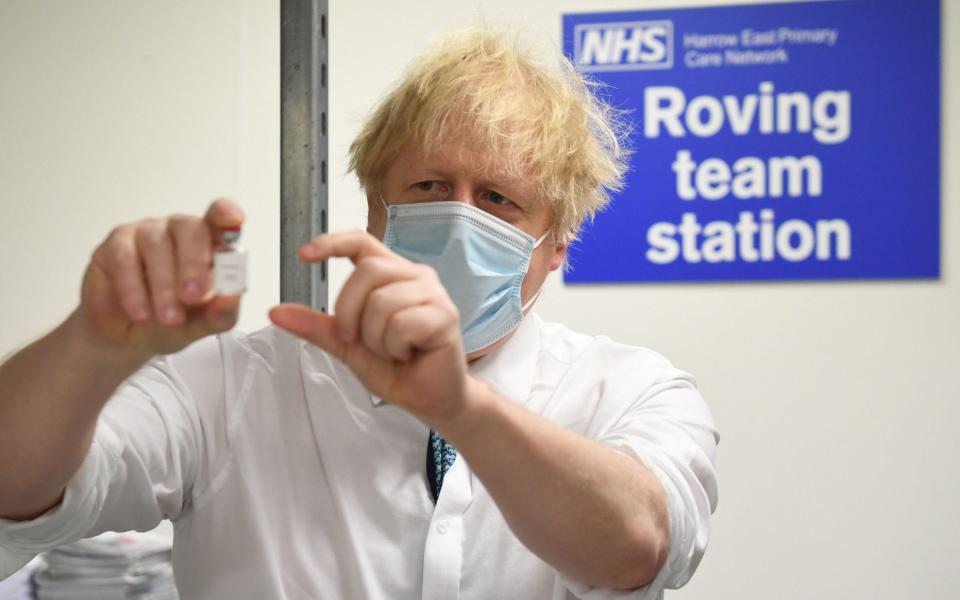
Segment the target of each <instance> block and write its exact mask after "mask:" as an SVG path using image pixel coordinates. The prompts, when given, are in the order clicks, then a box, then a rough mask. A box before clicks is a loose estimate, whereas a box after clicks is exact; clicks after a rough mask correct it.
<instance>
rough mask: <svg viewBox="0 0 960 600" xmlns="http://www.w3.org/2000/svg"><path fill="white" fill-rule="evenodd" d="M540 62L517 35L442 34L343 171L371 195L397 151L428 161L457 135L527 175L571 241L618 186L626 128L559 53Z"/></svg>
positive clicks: (561, 237) (353, 148)
mask: <svg viewBox="0 0 960 600" xmlns="http://www.w3.org/2000/svg"><path fill="white" fill-rule="evenodd" d="M552 54H553V55H554V56H555V57H556V59H557V60H556V64H554V65H550V64H548V63H546V62H544V61H542V60H540V59H539V58H538V57H537V56H536V55H535V54H534V51H533V50H532V49H531V48H529V47H524V46H523V45H522V44H521V43H520V39H519V36H517V35H510V34H507V33H505V32H502V31H499V32H498V31H492V30H491V29H489V28H487V27H474V28H470V29H465V30H461V31H456V32H452V33H449V34H447V35H445V36H443V37H442V38H440V39H439V40H438V42H437V43H436V44H435V45H434V46H433V47H432V48H431V49H430V50H428V51H427V52H425V53H424V54H423V55H421V56H420V57H419V58H418V59H417V60H415V61H414V63H413V64H412V65H411V66H410V67H409V68H408V70H407V72H406V73H405V75H404V76H403V78H402V79H401V80H400V81H399V82H398V83H397V84H396V85H395V87H394V88H393V90H392V91H391V92H390V93H389V94H388V95H387V96H386V97H385V98H384V99H383V100H381V101H380V103H379V105H378V106H377V107H376V109H375V110H374V111H373V113H372V114H371V115H370V117H368V119H367V120H366V122H365V123H364V126H363V128H362V130H361V131H360V134H359V135H358V136H357V138H356V139H355V140H354V142H353V143H352V144H351V145H350V166H349V170H351V171H354V172H356V174H357V177H358V179H359V180H360V184H361V185H362V186H363V187H364V189H366V190H368V191H369V190H370V189H371V188H373V189H376V188H377V187H378V186H379V183H380V181H379V180H380V177H381V176H382V175H383V172H384V171H385V169H386V167H387V165H388V164H389V163H390V161H392V160H393V159H394V158H396V156H397V154H398V152H399V150H400V148H401V147H402V146H403V145H404V144H406V143H408V142H414V143H416V144H418V145H419V146H420V147H421V148H422V149H423V150H424V152H425V153H426V154H428V155H429V154H430V153H431V152H434V151H436V150H437V149H438V148H439V146H441V145H442V144H443V143H444V141H448V140H449V139H450V137H451V136H453V135H458V139H460V140H463V139H464V135H465V136H466V141H467V142H468V143H469V144H470V145H471V146H473V147H475V148H483V149H484V152H485V153H486V154H487V155H488V156H489V157H490V158H491V160H490V164H489V165H487V166H486V167H487V168H489V169H490V170H495V171H496V172H497V173H498V174H502V175H508V176H514V177H516V176H519V175H523V174H532V176H533V177H534V178H535V179H536V182H535V183H536V189H537V193H538V194H539V195H540V198H539V200H540V201H542V202H546V203H547V204H548V205H549V206H550V208H551V210H552V213H553V223H552V226H551V233H552V234H553V237H554V239H555V240H556V241H557V242H558V243H569V242H571V241H573V240H574V239H576V237H577V232H578V231H579V229H580V227H581V225H582V224H583V222H584V221H585V220H586V219H590V218H593V216H594V215H595V213H596V212H597V211H598V210H601V209H602V208H603V207H604V206H605V205H606V204H607V203H608V202H609V200H610V195H609V194H610V192H611V191H619V190H620V189H622V186H623V174H624V172H625V171H626V160H627V156H628V150H627V149H626V146H625V143H624V142H625V139H626V136H627V134H628V132H629V131H628V130H629V127H628V125H627V123H626V121H625V120H624V119H623V118H622V113H621V112H619V111H617V110H615V109H613V108H612V107H611V106H610V105H608V104H607V103H605V102H603V101H601V100H599V99H598V98H597V97H596V96H595V94H594V89H595V88H596V86H597V84H596V83H593V82H591V81H589V80H587V79H585V78H584V77H583V76H581V75H580V74H579V73H577V71H576V70H575V69H574V67H573V65H572V64H570V62H569V61H568V60H567V59H566V58H565V57H563V56H562V55H560V54H559V53H558V52H553V53H552Z"/></svg>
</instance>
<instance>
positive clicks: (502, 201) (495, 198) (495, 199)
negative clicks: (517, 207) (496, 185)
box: [489, 192, 512, 206]
mask: <svg viewBox="0 0 960 600" xmlns="http://www.w3.org/2000/svg"><path fill="white" fill-rule="evenodd" d="M489 198H490V203H491V204H496V205H497V206H507V205H508V204H512V202H510V199H509V198H507V197H506V196H504V195H503V194H498V193H497V192H490V195H489Z"/></svg>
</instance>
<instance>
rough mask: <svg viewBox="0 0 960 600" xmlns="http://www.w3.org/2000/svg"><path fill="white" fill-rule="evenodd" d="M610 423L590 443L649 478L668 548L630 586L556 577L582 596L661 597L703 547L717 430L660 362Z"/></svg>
mask: <svg viewBox="0 0 960 600" xmlns="http://www.w3.org/2000/svg"><path fill="white" fill-rule="evenodd" d="M661 360H662V359H661ZM663 362H664V363H666V361H665V360H664V361H663ZM611 421H612V425H610V426H607V427H604V432H603V433H602V434H600V435H599V436H598V441H599V442H600V443H601V444H603V445H605V446H607V447H609V448H612V449H613V450H616V451H618V452H620V453H623V454H625V455H627V456H629V457H631V458H633V459H634V460H636V461H638V462H639V463H641V464H642V465H643V466H645V467H646V468H647V469H649V470H650V471H651V472H652V473H653V474H654V475H655V476H656V478H657V480H658V481H659V483H660V485H661V486H662V488H663V491H664V494H665V496H666V500H667V510H668V515H669V519H670V551H669V554H668V556H667V560H666V563H665V564H664V566H663V567H662V568H661V570H660V572H659V573H658V574H657V575H656V577H655V578H654V579H653V580H652V581H651V582H650V583H648V584H647V585H645V586H643V587H642V588H638V589H636V590H629V591H616V590H609V589H601V588H593V587H590V586H588V585H585V584H582V583H578V582H576V581H572V580H570V579H568V578H566V577H564V576H562V575H561V580H562V582H563V584H564V586H565V587H566V588H567V589H568V590H569V591H570V592H571V593H573V594H574V595H575V596H576V597H577V598H581V599H583V600H613V599H620V598H630V599H635V600H648V599H654V598H661V597H662V593H663V590H664V589H677V588H680V587H681V586H683V585H684V584H686V583H687V581H689V579H690V577H691V576H693V573H694V571H696V569H697V566H698V565H699V564H700V559H701V558H702V557H703V554H704V552H705V550H706V547H707V541H708V538H709V534H710V515H711V514H712V513H713V511H714V510H715V509H716V505H717V479H716V467H715V464H716V448H717V443H718V441H719V434H718V432H717V430H716V428H715V426H714V423H713V419H712V417H711V415H710V411H709V409H708V408H707V405H706V403H705V402H704V400H703V398H702V396H701V395H700V392H699V391H698V390H697V387H696V383H695V381H694V379H693V377H692V376H690V375H689V374H687V373H684V372H683V371H680V370H678V369H675V368H673V367H671V366H669V365H668V364H667V366H665V367H664V368H663V369H662V370H661V371H660V373H659V374H658V375H657V376H656V378H655V379H654V380H653V382H652V385H649V386H646V391H645V392H644V393H642V394H641V395H640V397H639V398H637V399H636V400H635V401H634V402H633V403H632V404H631V405H630V406H629V407H628V408H627V410H626V411H625V412H622V414H620V415H619V417H617V418H615V419H612V420H611Z"/></svg>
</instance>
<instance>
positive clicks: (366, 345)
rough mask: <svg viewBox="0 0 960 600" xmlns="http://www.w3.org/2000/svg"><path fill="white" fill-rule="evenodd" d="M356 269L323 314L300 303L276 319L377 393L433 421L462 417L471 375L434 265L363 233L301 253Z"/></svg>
mask: <svg viewBox="0 0 960 600" xmlns="http://www.w3.org/2000/svg"><path fill="white" fill-rule="evenodd" d="M332 257H344V258H349V259H350V260H351V261H352V262H353V264H354V265H355V267H356V268H355V270H354V272H353V273H352V274H351V275H350V278H349V279H348V280H347V282H346V284H345V285H344V286H343V290H341V292H340V296H339V298H337V302H336V305H335V311H334V315H333V316H330V315H326V314H323V313H321V312H318V311H314V310H311V309H310V308H307V307H306V306H302V305H298V304H283V305H280V306H276V307H274V308H273V309H272V310H271V311H270V318H271V320H272V321H273V322H274V323H275V324H276V325H278V326H279V327H282V328H284V329H286V330H288V331H290V332H291V333H293V334H295V335H298V336H300V337H302V338H304V339H306V340H307V341H310V342H312V343H314V344H316V345H317V346H320V347H321V348H323V349H324V350H326V351H327V352H329V353H330V354H332V355H333V356H335V357H336V358H338V359H340V360H341V361H343V363H344V364H346V365H347V366H348V367H349V368H350V369H351V370H352V371H353V372H354V373H355V374H356V375H357V377H358V378H359V379H360V381H361V382H363V384H364V385H365V386H366V387H367V389H369V390H370V391H371V392H373V393H374V394H376V395H378V396H380V397H382V398H383V399H385V400H387V401H388V402H391V403H393V404H396V405H397V406H400V407H402V408H405V409H407V410H409V411H410V412H412V413H413V414H414V415H416V416H417V417H419V418H421V419H423V420H424V421H426V422H427V423H428V424H429V423H431V422H436V421H441V420H446V419H449V418H452V417H455V416H456V415H457V414H459V413H461V412H462V411H463V409H464V405H465V403H466V398H467V393H466V387H467V372H466V359H465V357H464V353H463V345H462V342H461V340H460V319H459V315H458V313H457V308H456V306H455V305H454V304H453V301H451V300H450V297H449V296H448V295H447V292H446V290H445V289H444V288H443V285H442V284H441V283H440V280H439V279H438V278H437V274H436V272H435V271H434V270H433V269H431V268H430V267H427V266H424V265H420V264H416V263H413V262H410V261H409V260H407V259H405V258H403V257H401V256H399V255H397V254H395V253H393V252H391V251H390V250H388V249H387V248H386V247H385V246H384V245H383V244H382V243H380V241H379V240H377V239H376V238H375V237H373V236H371V235H370V234H368V233H366V232H363V231H354V232H347V233H336V234H330V235H321V236H318V237H316V238H314V239H313V240H312V241H311V242H310V243H309V244H306V245H305V246H303V247H302V248H301V249H300V258H301V259H302V260H303V261H305V262H309V263H314V262H320V261H323V260H326V259H328V258H332Z"/></svg>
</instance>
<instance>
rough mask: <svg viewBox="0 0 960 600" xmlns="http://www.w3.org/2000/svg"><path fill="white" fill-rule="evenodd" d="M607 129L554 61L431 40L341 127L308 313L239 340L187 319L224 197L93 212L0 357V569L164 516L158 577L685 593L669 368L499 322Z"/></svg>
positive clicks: (593, 190) (614, 149)
mask: <svg viewBox="0 0 960 600" xmlns="http://www.w3.org/2000/svg"><path fill="white" fill-rule="evenodd" d="M618 131H619V130H618V125H617V124H616V122H615V120H614V119H613V118H612V116H611V111H610V110H609V109H608V108H607V107H605V105H603V104H602V103H600V102H598V101H597V100H596V99H595V98H594V97H593V96H592V95H591V93H590V91H589V89H588V88H587V86H586V85H585V83H584V82H583V81H582V80H581V79H580V78H579V77H578V76H577V75H576V74H575V73H574V72H573V71H572V68H570V66H569V64H567V65H566V66H565V67H564V68H560V69H553V68H550V67H547V66H545V65H543V64H540V63H538V62H536V60H535V59H534V58H533V57H532V55H531V54H529V53H528V52H527V51H525V50H524V49H522V48H520V47H519V46H518V44H517V43H516V42H512V41H510V40H509V39H508V38H504V37H502V36H498V35H496V34H492V33H490V32H487V31H484V30H468V31H463V32H458V33H455V34H452V35H450V36H448V37H447V38H445V39H444V40H443V41H442V42H441V43H439V44H438V45H437V46H436V47H434V48H433V49H432V50H431V51H430V52H428V53H427V54H425V55H424V56H422V57H421V58H420V59H419V60H418V61H417V62H416V63H415V64H414V65H413V66H412V68H411V69H410V71H409V72H408V73H407V75H406V77H405V78H404V79H403V80H402V81H401V82H400V84H399V85H398V86H397V87H396V88H395V89H394V90H393V91H392V92H391V93H390V94H389V95H388V96H387V98H386V99H385V100H384V101H383V102H382V103H381V105H380V106H379V107H378V108H377V109H376V110H375V111H374V114H373V115H372V117H371V118H370V120H369V121H368V122H367V124H366V125H365V127H364V129H363V131H362V132H361V134H360V135H359V137H358V138H357V140H356V141H355V143H354V145H353V146H352V147H351V165H352V168H353V169H354V170H355V171H356V172H357V175H358V177H359V179H360V182H361V184H362V185H363V187H364V189H365V190H366V192H367V199H368V203H369V208H370V216H369V225H368V230H367V232H348V233H339V234H332V235H326V236H321V237H318V238H316V239H314V240H313V241H311V242H310V243H309V244H307V245H305V246H304V247H303V248H302V249H301V250H300V257H301V259H303V260H304V261H307V262H317V261H322V260H327V259H329V258H335V257H345V258H349V259H350V260H351V261H352V262H353V263H354V265H355V270H354V272H353V273H352V275H351V276H350V278H349V279H348V281H347V282H346V283H345V284H344V286H343V289H342V290H341V292H340V295H339V297H338V298H337V300H336V303H335V311H334V314H333V315H325V314H321V313H318V312H316V311H313V310H311V309H309V308H307V307H304V306H297V305H281V306H278V307H275V308H274V309H273V310H272V311H271V312H270V318H271V319H272V321H273V323H274V324H275V325H276V327H269V328H267V329H264V330H262V331H259V332H257V333H254V334H252V335H250V336H241V335H237V334H224V335H219V336H216V337H212V336H211V334H214V333H218V332H224V331H226V330H228V329H230V328H231V327H232V326H233V324H234V322H235V320H236V315H237V310H238V304H239V300H238V298H234V297H220V296H215V295H214V293H213V292H212V291H211V289H210V274H209V264H210V256H211V246H212V243H213V242H214V241H215V238H216V232H217V231H218V230H220V229H223V228H229V227H235V226H238V225H239V224H240V223H241V222H242V220H243V213H242V211H241V210H240V208H239V207H238V206H237V205H236V204H234V203H232V202H229V201H226V200H220V201H217V202H215V203H213V204H212V205H211V207H210V209H209V211H208V212H207V214H206V216H205V217H204V218H203V219H199V218H195V217H189V216H184V215H177V216H172V217H169V218H166V219H148V220H144V221H140V222H137V223H132V224H128V225H122V226H120V227H117V228H116V229H115V230H114V231H113V232H112V233H111V234H110V235H109V236H108V237H107V239H106V240H105V241H104V243H103V244H102V245H101V246H100V247H99V248H98V249H97V250H96V251H95V252H94V255H93V258H92V259H91V263H90V266H89V267H88V270H87V273H86V276H85V278H84V283H83V289H82V294H81V303H80V306H79V307H78V308H77V310H76V311H75V312H74V313H73V314H72V315H71V316H70V317H69V318H68V319H67V320H66V321H65V322H64V323H63V324H61V325H60V326H59V327H58V328H57V329H56V330H54V331H53V332H52V333H50V334H49V335H47V336H46V337H45V338H43V339H41V340H39V341H38V342H36V343H35V344H33V345H31V346H30V347H28V348H26V349H24V350H23V351H21V352H20V353H18V354H17V355H15V356H14V357H13V358H11V359H10V360H9V361H8V362H7V363H6V364H4V365H3V367H2V369H0V478H2V480H3V481H4V482H5V483H4V486H3V488H2V489H0V516H2V517H5V519H4V520H2V521H0V574H3V575H6V574H9V573H10V572H12V571H13V570H15V569H16V568H17V567H18V566H20V565H21V564H23V563H25V562H26V561H27V560H29V558H30V557H31V556H32V555H34V554H35V553H37V552H39V551H42V550H44V549H46V548H50V547H52V546H55V545H57V544H61V543H65V542H68V541H71V540H75V539H78V538H81V537H84V536H89V535H93V534H95V533H96V532H99V531H103V530H127V529H141V530H143V529H149V528H152V527H154V526H155V525H156V524H157V523H158V522H159V521H160V519H162V518H165V517H166V518H170V519H172V520H173V523H174V526H175V541H174V568H175V571H176V577H177V582H178V587H179V589H180V593H181V596H182V597H183V598H203V599H218V598H318V597H326V598H415V597H422V598H456V597H460V598H477V599H482V598H570V597H581V598H614V597H637V598H656V597H660V595H661V594H662V590H663V589H664V588H675V587H679V586H681V585H683V584H684V583H685V582H686V581H687V579H689V577H690V575H691V574H692V573H693V571H694V570H695V568H696V566H697V564H698V563H699V560H700V558H701V556H702V554H703V551H704V548H705V546H706V541H707V534H708V525H709V516H710V513H711V512H712V510H713V507H714V506H715V504H716V487H715V478H714V469H713V460H714V453H715V447H716V440H717V438H716V432H715V430H714V427H713V424H712V422H711V419H710V416H709V413H708V411H707V409H706V407H705V405H704V403H703V401H702V399H701V398H700V396H699V394H698V393H697V391H696V389H695V387H694V384H693V381H692V379H691V378H690V376H689V375H687V374H685V373H683V372H681V371H678V370H676V369H674V368H673V367H672V366H670V364H669V363H667V362H666V361H665V360H664V359H662V358H661V357H659V356H658V355H656V354H654V353H652V352H650V351H648V350H644V349H640V348H633V347H629V346H624V345H622V344H617V343H614V342H612V341H610V340H608V339H606V338H594V337H590V336H585V335H581V334H576V333H573V332H571V331H569V330H567V329H565V328H563V327H562V326H559V325H556V324H549V323H544V322H542V321H541V320H540V319H539V318H538V317H536V315H531V314H526V313H528V311H529V307H530V305H531V304H532V303H533V302H534V301H535V299H536V297H537V295H538V293H539V290H540V288H541V286H542V285H543V282H544V280H545V278H546V276H547V275H548V274H549V272H550V271H553V270H556V269H558V268H559V267H560V266H561V265H562V264H563V263H564V259H565V252H566V248H567V245H568V244H569V243H570V241H571V240H573V239H574V236H575V235H576V231H577V229H578V228H579V227H580V225H581V223H582V222H583V220H584V219H585V218H588V217H589V216H591V215H592V214H593V213H594V212H595V211H596V210H597V209H598V208H600V207H602V205H603V204H604V203H605V201H606V198H607V190H608V189H615V188H616V187H617V186H618V185H619V183H620V180H621V177H622V171H623V159H624V152H623V150H622V148H621V146H620V138H619V135H620V134H619V133H618ZM288 332H289V333H288ZM291 333H292V334H293V335H290V334H291ZM198 340H199V341H198ZM195 341H196V342H197V343H193V342H195ZM164 354H165V355H167V356H165V357H160V358H157V357H158V355H164Z"/></svg>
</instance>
